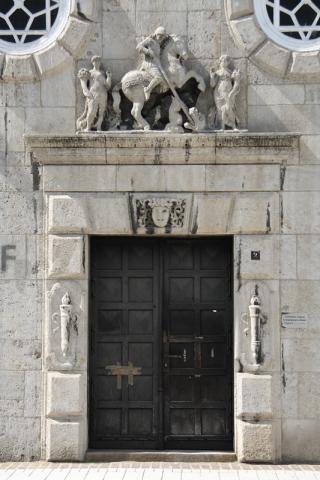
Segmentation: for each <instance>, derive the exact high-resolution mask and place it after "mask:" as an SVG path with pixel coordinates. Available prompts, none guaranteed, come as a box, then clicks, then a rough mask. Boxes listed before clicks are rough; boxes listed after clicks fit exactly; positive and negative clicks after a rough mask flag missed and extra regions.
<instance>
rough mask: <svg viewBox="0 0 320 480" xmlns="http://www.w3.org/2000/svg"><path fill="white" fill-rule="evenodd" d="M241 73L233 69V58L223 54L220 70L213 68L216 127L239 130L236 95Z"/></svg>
mask: <svg viewBox="0 0 320 480" xmlns="http://www.w3.org/2000/svg"><path fill="white" fill-rule="evenodd" d="M240 79H241V73H240V71H239V70H237V69H233V65H232V59H231V58H230V57H229V56H228V55H222V56H221V57H220V60H219V68H218V70H214V69H211V72H210V84H211V87H212V88H214V99H215V104H216V109H217V111H216V122H215V124H216V128H220V129H222V130H225V129H226V127H229V128H231V129H232V130H237V128H238V125H239V119H238V116H237V112H236V97H237V95H238V94H239V92H240Z"/></svg>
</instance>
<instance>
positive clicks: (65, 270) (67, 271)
mask: <svg viewBox="0 0 320 480" xmlns="http://www.w3.org/2000/svg"><path fill="white" fill-rule="evenodd" d="M86 253H87V252H86V242H85V237H78V236H73V237H59V236H56V235H49V240H48V274H49V277H50V278H84V276H85V269H86Z"/></svg>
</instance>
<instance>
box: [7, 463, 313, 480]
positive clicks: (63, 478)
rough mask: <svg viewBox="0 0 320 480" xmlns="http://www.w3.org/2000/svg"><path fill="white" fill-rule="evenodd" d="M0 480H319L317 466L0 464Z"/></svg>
mask: <svg viewBox="0 0 320 480" xmlns="http://www.w3.org/2000/svg"><path fill="white" fill-rule="evenodd" d="M0 480H320V464H319V465H245V464H239V463H192V464H191V463H190V464H189V463H140V462H139V463H137V462H121V463H73V464H69V463H63V464H61V463H43V462H36V463H35V462H34V463H0Z"/></svg>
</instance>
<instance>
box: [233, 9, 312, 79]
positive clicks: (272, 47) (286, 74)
mask: <svg viewBox="0 0 320 480" xmlns="http://www.w3.org/2000/svg"><path fill="white" fill-rule="evenodd" d="M256 2H260V5H261V0H241V1H239V0H224V3H225V11H226V18H227V23H228V26H229V30H230V33H231V35H232V37H233V39H234V42H235V44H236V46H237V47H238V48H240V49H242V50H244V51H245V56H246V57H247V58H248V59H249V60H250V61H252V63H254V64H255V65H256V66H258V67H259V69H261V70H263V71H265V72H267V73H270V74H272V75H276V76H278V77H281V78H283V79H289V80H290V79H293V80H298V81H319V80H320V43H319V47H318V48H316V47H315V46H314V45H313V46H312V48H309V49H308V50H306V48H305V47H304V49H303V50H301V49H298V48H297V47H296V46H295V47H294V48H292V46H290V48H289V46H288V45H287V46H286V47H285V46H284V45H283V44H280V42H279V41H278V39H276V38H275V37H274V36H271V34H270V31H269V29H268V31H267V32H266V31H265V30H264V29H263V28H262V26H261V24H260V22H259V20H258V18H257V13H256V10H255V3H256ZM266 14H267V12H266ZM270 24H271V22H270ZM288 38H289V37H288Z"/></svg>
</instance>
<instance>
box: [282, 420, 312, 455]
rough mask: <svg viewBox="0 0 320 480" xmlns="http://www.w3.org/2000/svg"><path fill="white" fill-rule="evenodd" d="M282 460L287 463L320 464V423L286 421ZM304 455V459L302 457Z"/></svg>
mask: <svg viewBox="0 0 320 480" xmlns="http://www.w3.org/2000/svg"><path fill="white" fill-rule="evenodd" d="M282 438H283V444H282V456H283V457H282V458H283V461H285V462H296V461H301V458H303V460H304V461H305V462H318V459H319V455H320V421H319V420H318V419H312V420H304V419H302V418H299V419H291V418H290V419H284V420H283V422H282ZM302 455H303V457H302Z"/></svg>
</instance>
